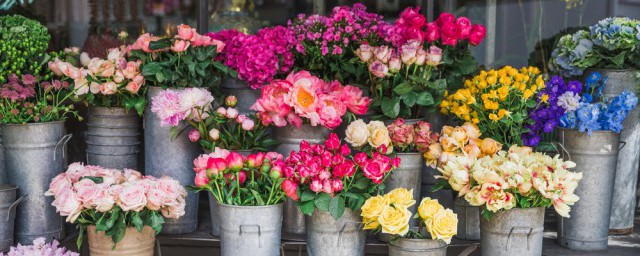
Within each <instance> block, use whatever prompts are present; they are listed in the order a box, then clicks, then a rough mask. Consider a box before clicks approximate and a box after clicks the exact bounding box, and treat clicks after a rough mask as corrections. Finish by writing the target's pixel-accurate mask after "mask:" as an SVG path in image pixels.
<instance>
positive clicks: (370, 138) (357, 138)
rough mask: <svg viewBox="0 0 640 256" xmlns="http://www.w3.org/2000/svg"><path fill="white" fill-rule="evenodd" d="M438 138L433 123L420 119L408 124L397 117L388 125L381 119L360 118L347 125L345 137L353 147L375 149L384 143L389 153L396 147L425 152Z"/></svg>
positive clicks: (400, 149) (401, 150)
mask: <svg viewBox="0 0 640 256" xmlns="http://www.w3.org/2000/svg"><path fill="white" fill-rule="evenodd" d="M437 140H438V134H437V133H433V132H432V131H431V124H429V123H428V122H425V121H418V122H416V123H415V124H408V123H405V121H404V120H403V119H402V118H398V119H396V120H395V121H394V122H393V123H391V124H390V125H388V126H385V125H384V123H383V122H381V121H370V122H369V124H365V123H364V121H362V120H361V119H358V120H356V121H353V122H351V123H350V124H349V126H347V130H346V138H345V141H346V142H348V143H349V144H350V145H351V146H352V147H354V148H359V149H363V148H364V147H370V149H372V150H374V151H375V150H376V149H377V148H378V147H380V146H382V145H384V146H385V147H387V153H388V154H390V153H392V152H393V151H394V149H393V148H394V147H395V148H397V149H398V151H399V152H421V153H424V152H425V151H427V149H428V148H429V145H431V144H432V143H433V142H434V141H437ZM369 151H370V150H369Z"/></svg>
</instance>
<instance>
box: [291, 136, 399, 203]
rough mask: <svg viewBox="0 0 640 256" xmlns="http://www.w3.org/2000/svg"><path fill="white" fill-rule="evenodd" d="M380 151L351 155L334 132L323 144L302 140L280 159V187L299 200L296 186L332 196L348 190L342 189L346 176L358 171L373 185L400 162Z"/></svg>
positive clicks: (378, 182) (379, 181)
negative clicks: (281, 181) (281, 172)
mask: <svg viewBox="0 0 640 256" xmlns="http://www.w3.org/2000/svg"><path fill="white" fill-rule="evenodd" d="M380 151H381V153H378V152H374V153H373V154H372V155H371V156H369V155H367V154H366V153H363V152H359V153H357V154H356V155H355V156H353V157H352V156H351V149H349V146H348V145H347V144H342V142H341V141H340V139H339V138H338V135H336V134H335V133H331V134H330V135H329V138H328V139H327V140H326V141H325V143H324V144H313V145H311V144H309V142H307V141H305V140H303V141H302V142H301V143H300V150H299V151H298V152H291V154H290V155H289V157H287V159H286V160H285V161H284V163H285V167H284V170H283V175H284V177H285V181H284V182H283V183H282V189H283V190H284V191H285V193H286V194H287V196H288V197H290V198H291V199H293V200H298V199H299V198H298V194H297V191H298V188H299V187H300V186H303V187H304V188H305V189H306V188H308V189H309V190H311V191H313V192H315V193H321V192H324V193H327V194H330V195H334V194H335V193H338V192H340V191H342V190H343V189H348V187H347V188H345V186H346V185H347V184H346V181H347V179H349V178H353V177H354V176H355V175H356V173H358V172H362V173H363V174H364V176H365V177H367V178H368V179H369V180H371V181H372V182H373V183H374V184H380V183H382V181H383V180H384V177H385V174H387V173H389V172H390V171H391V170H392V169H393V168H397V167H398V166H399V165H400V159H399V158H397V157H396V158H390V157H387V156H386V155H384V153H385V151H386V148H384V146H383V147H382V148H381V149H380Z"/></svg>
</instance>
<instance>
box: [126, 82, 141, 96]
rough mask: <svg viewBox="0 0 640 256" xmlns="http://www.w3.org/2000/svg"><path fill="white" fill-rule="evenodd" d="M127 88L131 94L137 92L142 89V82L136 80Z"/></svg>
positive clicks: (128, 84)
mask: <svg viewBox="0 0 640 256" xmlns="http://www.w3.org/2000/svg"><path fill="white" fill-rule="evenodd" d="M125 89H126V90H127V91H128V92H129V93H131V94H137V93H138V91H140V84H139V83H136V82H129V83H127V86H125Z"/></svg>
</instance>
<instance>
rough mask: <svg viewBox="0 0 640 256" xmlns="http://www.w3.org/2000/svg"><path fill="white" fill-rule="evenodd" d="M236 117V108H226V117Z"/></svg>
mask: <svg viewBox="0 0 640 256" xmlns="http://www.w3.org/2000/svg"><path fill="white" fill-rule="evenodd" d="M236 117H238V110H237V109H235V108H227V118H229V119H234V118H236Z"/></svg>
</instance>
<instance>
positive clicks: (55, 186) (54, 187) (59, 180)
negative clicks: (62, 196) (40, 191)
mask: <svg viewBox="0 0 640 256" xmlns="http://www.w3.org/2000/svg"><path fill="white" fill-rule="evenodd" d="M71 187H72V185H71V182H70V181H69V179H68V178H67V175H66V173H61V174H58V176H56V177H55V178H53V180H51V183H50V184H49V190H47V192H45V193H44V195H45V196H55V195H56V194H57V193H58V191H61V190H64V189H70V188H71Z"/></svg>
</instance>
